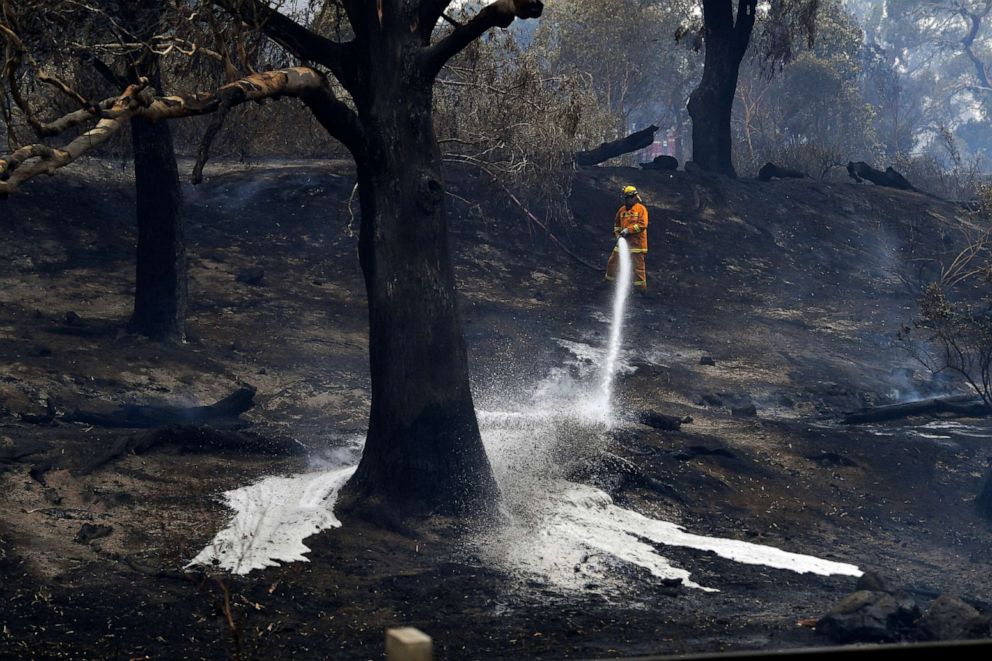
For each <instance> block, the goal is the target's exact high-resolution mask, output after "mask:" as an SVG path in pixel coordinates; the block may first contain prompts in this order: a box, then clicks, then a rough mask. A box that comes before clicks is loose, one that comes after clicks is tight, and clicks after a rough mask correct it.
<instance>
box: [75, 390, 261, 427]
mask: <svg viewBox="0 0 992 661" xmlns="http://www.w3.org/2000/svg"><path fill="white" fill-rule="evenodd" d="M254 405H255V388H253V387H251V386H243V387H241V388H239V389H238V390H236V391H234V392H233V393H232V394H230V395H228V396H227V397H225V398H224V399H222V400H220V401H218V402H216V403H214V404H210V405H209V406H168V405H161V404H150V405H139V404H129V405H125V406H123V407H121V408H120V409H118V410H117V411H114V412H112V413H96V412H93V411H80V410H76V411H74V412H73V413H70V414H68V415H66V416H65V418H64V420H65V421H66V422H82V423H85V424H89V425H97V426H100V427H122V428H135V429H149V428H155V427H166V426H169V425H212V426H216V427H225V426H226V427H233V426H239V425H241V424H243V423H242V422H241V421H239V420H238V416H239V415H241V414H242V413H244V412H245V411H247V410H248V409H250V408H251V407H253V406H254Z"/></svg>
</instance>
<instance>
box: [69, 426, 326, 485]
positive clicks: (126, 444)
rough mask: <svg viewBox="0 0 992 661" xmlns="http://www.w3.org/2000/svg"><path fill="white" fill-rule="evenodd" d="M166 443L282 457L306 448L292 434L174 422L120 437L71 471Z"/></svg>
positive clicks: (184, 448)
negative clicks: (261, 433) (228, 429)
mask: <svg viewBox="0 0 992 661" xmlns="http://www.w3.org/2000/svg"><path fill="white" fill-rule="evenodd" d="M166 446H171V447H175V448H178V449H179V451H180V452H210V451H215V452H238V453H241V454H263V455H270V456H280V457H284V456H296V455H302V454H306V451H307V450H306V447H305V446H304V445H303V444H302V443H300V442H299V441H297V440H296V439H294V438H289V437H281V436H261V435H258V434H250V433H244V432H237V431H226V430H222V429H212V428H210V427H186V426H175V427H166V428H164V429H156V430H155V431H152V432H145V433H142V434H135V435H132V436H128V437H126V438H121V439H119V440H118V441H117V442H115V443H114V444H113V445H111V446H110V447H109V448H107V449H106V450H104V451H103V452H101V453H99V454H97V455H96V456H95V457H93V458H91V459H90V460H89V461H87V462H85V463H83V464H82V465H80V466H78V467H77V468H75V469H73V470H72V472H73V473H74V474H76V475H89V474H90V473H92V472H93V471H95V470H96V469H98V468H101V467H103V466H106V465H107V464H109V463H111V462H113V461H116V460H117V459H120V458H121V457H124V456H126V455H128V454H132V453H133V454H145V453H146V452H150V451H152V450H154V449H156V448H159V447H166Z"/></svg>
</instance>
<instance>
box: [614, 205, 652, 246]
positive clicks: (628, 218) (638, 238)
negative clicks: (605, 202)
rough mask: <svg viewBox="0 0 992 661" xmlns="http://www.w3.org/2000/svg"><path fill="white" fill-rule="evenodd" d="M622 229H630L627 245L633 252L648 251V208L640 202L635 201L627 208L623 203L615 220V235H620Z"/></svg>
mask: <svg viewBox="0 0 992 661" xmlns="http://www.w3.org/2000/svg"><path fill="white" fill-rule="evenodd" d="M621 230H628V234H627V245H629V246H630V252H632V253H635V254H636V253H645V252H647V251H648V210H647V207H645V206H644V205H643V204H641V203H640V202H635V203H634V206H632V207H631V208H629V209H628V208H627V205H626V204H625V205H623V206H621V207H620V209H618V210H617V217H616V219H615V220H614V221H613V236H620V231H621Z"/></svg>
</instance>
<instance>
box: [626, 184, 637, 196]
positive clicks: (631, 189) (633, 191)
mask: <svg viewBox="0 0 992 661" xmlns="http://www.w3.org/2000/svg"><path fill="white" fill-rule="evenodd" d="M623 194H624V197H629V196H631V195H637V189H636V188H634V187H633V186H624V187H623Z"/></svg>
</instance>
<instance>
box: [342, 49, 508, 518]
mask: <svg viewBox="0 0 992 661" xmlns="http://www.w3.org/2000/svg"><path fill="white" fill-rule="evenodd" d="M377 73H378V74H379V75H380V76H381V79H380V80H378V81H377V84H376V88H375V89H374V91H373V95H372V100H371V101H369V102H368V103H367V104H360V106H359V107H360V115H361V117H362V120H363V124H364V126H365V127H366V131H365V144H364V148H363V150H362V151H363V152H364V153H363V154H361V155H356V158H357V161H358V181H359V191H360V198H361V209H362V224H361V234H360V239H359V256H360V260H361V265H362V271H363V273H364V276H365V286H366V292H367V295H368V305H369V360H370V367H371V375H372V411H371V416H370V420H369V428H368V435H367V438H366V442H365V451H364V452H363V454H362V460H361V463H360V464H359V466H358V470H357V471H356V473H355V475H354V477H353V478H352V479H351V481H350V482H349V484H348V486H347V488H346V490H345V494H344V495H345V499H346V500H345V504H346V506H347V502H348V499H351V502H353V503H354V504H356V505H358V506H360V507H367V506H369V505H373V506H375V505H376V504H378V503H380V502H388V503H389V504H390V506H392V507H395V506H397V505H399V506H406V507H407V508H409V509H411V510H417V511H435V512H442V513H472V512H479V511H485V510H488V509H490V508H491V507H492V506H493V505H494V503H495V502H496V499H497V497H498V489H497V486H496V482H495V479H494V477H493V474H492V469H491V467H490V464H489V460H488V458H487V457H486V453H485V450H484V448H483V445H482V438H481V436H480V434H479V428H478V423H477V421H476V417H475V406H474V404H473V401H472V392H471V389H470V387H469V372H468V357H467V352H466V348H465V341H464V339H463V337H462V332H461V321H460V318H459V314H458V304H457V300H456V295H455V279H454V271H453V268H452V265H451V259H450V255H449V249H448V233H447V227H446V220H445V204H444V188H443V184H442V181H441V155H440V151H439V149H438V146H437V141H436V140H435V137H434V130H433V125H432V115H431V86H430V85H429V84H428V85H424V84H423V83H422V82H421V83H420V84H419V85H418V84H417V81H407V80H403V79H402V74H400V71H399V69H398V68H397V69H396V70H394V71H389V70H388V69H386V70H380V71H378V72H377ZM363 106H364V107H363Z"/></svg>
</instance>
